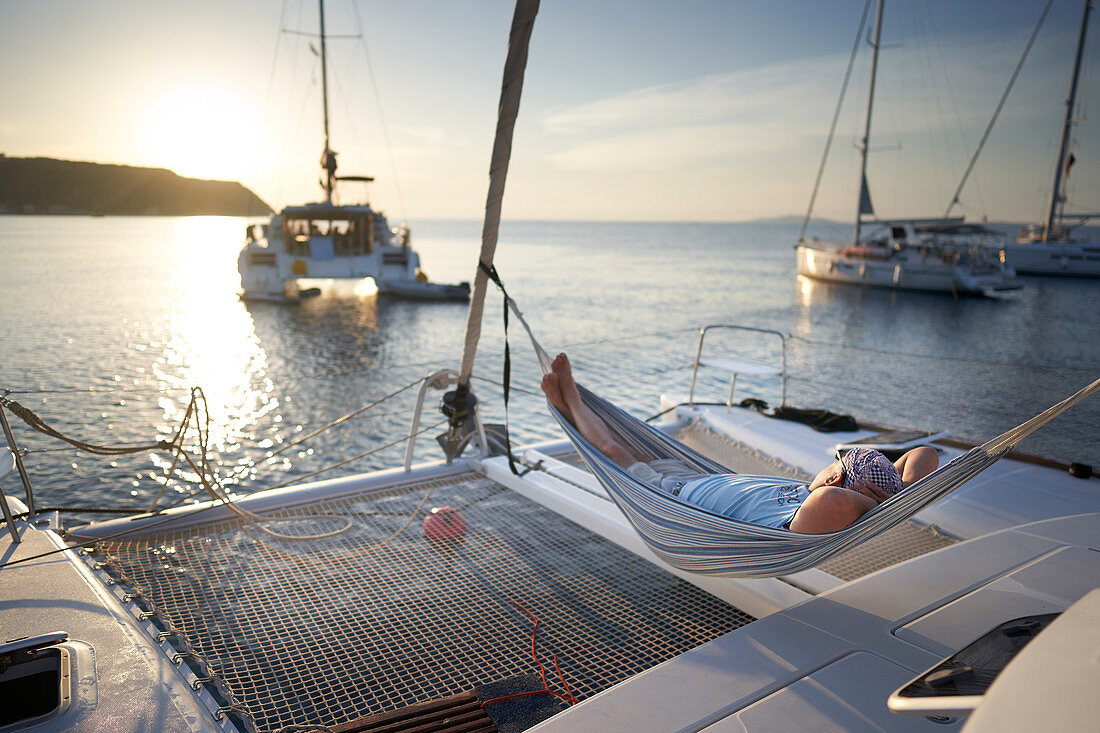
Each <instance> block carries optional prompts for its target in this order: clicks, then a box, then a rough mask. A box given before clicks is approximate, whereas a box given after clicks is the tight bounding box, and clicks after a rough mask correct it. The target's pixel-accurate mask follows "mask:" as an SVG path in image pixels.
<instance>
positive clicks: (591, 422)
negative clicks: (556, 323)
mask: <svg viewBox="0 0 1100 733" xmlns="http://www.w3.org/2000/svg"><path fill="white" fill-rule="evenodd" d="M550 368H551V369H552V370H553V371H552V372H551V373H550V374H548V375H546V377H543V380H542V389H543V391H544V392H546V396H547V398H548V399H550V404H552V405H554V406H555V407H557V405H556V404H555V403H554V400H555V399H556V398H557V395H554V396H552V392H553V391H554V390H553V386H554V384H555V383H556V386H557V388H558V394H559V395H560V398H561V400H562V401H563V402H564V403H565V406H566V407H567V409H568V412H562V414H563V415H565V416H566V418H567V419H568V420H569V422H571V423H572V424H573V426H574V427H575V428H577V430H579V431H580V433H581V435H583V436H584V437H585V438H586V439H587V440H588V441H589V442H590V443H592V445H594V446H596V447H597V448H599V449H600V451H601V452H602V453H603V454H604V455H606V456H607V457H608V458H610V459H611V460H613V461H615V463H618V464H619V465H620V466H622V467H623V468H629V467H630V466H632V465H634V464H635V463H637V462H638V461H639V460H640V458H639V457H638V456H636V455H635V454H634V453H633V452H632V451H631V450H630V449H629V448H627V447H626V446H625V445H623V444H622V443H620V442H619V441H618V439H617V438H616V437H615V435H614V433H612V432H611V429H610V428H608V427H607V423H605V422H604V421H603V420H602V419H600V416H599V415H597V414H596V413H594V412H592V410H591V409H589V407H588V405H586V404H584V402H583V401H582V400H581V394H580V392H579V391H577V383H576V382H575V381H574V380H573V368H572V367H571V366H570V364H569V358H568V357H567V356H566V355H565V354H558V355H557V357H556V358H555V359H554V362H553V364H552V365H551V367H550ZM548 377H553V379H549V380H548V379H547V378H548ZM559 410H560V408H559Z"/></svg>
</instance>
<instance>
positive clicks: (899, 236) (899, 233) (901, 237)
mask: <svg viewBox="0 0 1100 733" xmlns="http://www.w3.org/2000/svg"><path fill="white" fill-rule="evenodd" d="M890 236H892V237H893V238H894V239H895V240H897V241H899V242H904V241H905V239H906V234H905V227H897V226H892V227H890Z"/></svg>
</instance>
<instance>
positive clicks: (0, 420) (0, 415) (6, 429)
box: [0, 404, 35, 516]
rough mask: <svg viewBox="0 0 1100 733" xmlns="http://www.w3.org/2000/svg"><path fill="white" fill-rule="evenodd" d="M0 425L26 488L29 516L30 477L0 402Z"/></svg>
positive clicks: (32, 505)
mask: <svg viewBox="0 0 1100 733" xmlns="http://www.w3.org/2000/svg"><path fill="white" fill-rule="evenodd" d="M0 426H2V427H3V435H4V438H7V439H8V445H9V446H10V447H11V452H12V456H13V457H14V459H15V468H17V469H18V470H19V478H20V479H22V481H23V488H24V489H25V490H26V508H27V511H29V512H30V515H29V516H34V514H35V511H34V491H33V490H32V489H31V477H29V475H27V474H26V468H24V466H23V458H22V457H21V456H20V453H19V446H17V445H15V435H14V434H13V433H12V431H11V425H9V424H8V414H7V413H4V411H3V405H2V404H0ZM4 507H7V504H4Z"/></svg>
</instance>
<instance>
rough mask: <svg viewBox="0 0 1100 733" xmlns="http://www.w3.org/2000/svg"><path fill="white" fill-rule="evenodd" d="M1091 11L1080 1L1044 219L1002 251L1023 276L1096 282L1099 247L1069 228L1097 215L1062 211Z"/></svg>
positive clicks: (1087, 3) (1087, 2)
mask: <svg viewBox="0 0 1100 733" xmlns="http://www.w3.org/2000/svg"><path fill="white" fill-rule="evenodd" d="M1092 6H1093V0H1085V7H1084V11H1083V12H1082V14H1081V26H1080V30H1079V32H1078V35H1077V50H1076V52H1075V53H1074V57H1073V73H1072V74H1071V76H1070V84H1069V94H1068V96H1067V97H1066V115H1065V118H1064V120H1063V122H1062V138H1061V142H1060V144H1059V146H1058V159H1057V161H1056V162H1055V166H1054V182H1053V185H1052V187H1051V194H1050V204H1049V205H1048V207H1047V215H1046V218H1045V219H1044V220H1043V222H1042V223H1040V224H1032V225H1030V226H1027V227H1024V228H1023V229H1022V230H1021V231H1020V236H1019V238H1018V240H1017V241H1016V242H1009V243H1007V244H1005V247H1004V253H1005V260H1006V262H1007V263H1008V264H1009V265H1010V266H1011V267H1013V268H1014V269H1015V270H1016V271H1017V272H1020V273H1023V274H1026V275H1065V276H1078V277H1100V243H1098V242H1096V241H1093V240H1089V239H1082V238H1079V237H1075V236H1074V235H1073V234H1072V232H1073V229H1075V228H1076V227H1079V226H1081V225H1083V224H1084V223H1085V222H1087V221H1089V220H1090V219H1093V218H1096V217H1098V216H1100V214H1095V213H1093V214H1087V213H1086V214H1078V213H1067V212H1066V179H1068V178H1069V176H1070V171H1071V169H1072V168H1073V165H1074V163H1075V162H1076V157H1075V156H1074V154H1073V152H1072V150H1071V141H1072V138H1073V127H1074V125H1075V124H1076V120H1075V118H1074V107H1075V105H1076V103H1077V88H1078V84H1079V82H1080V78H1081V63H1082V60H1083V57H1084V50H1085V40H1086V38H1087V36H1088V25H1089V15H1090V14H1091V13H1092Z"/></svg>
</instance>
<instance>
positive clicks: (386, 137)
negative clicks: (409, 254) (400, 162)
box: [351, 2, 407, 224]
mask: <svg viewBox="0 0 1100 733" xmlns="http://www.w3.org/2000/svg"><path fill="white" fill-rule="evenodd" d="M351 6H352V7H353V8H354V9H355V21H356V23H357V24H358V27H359V35H360V37H361V39H362V44H361V45H362V47H363V58H364V59H366V62H367V76H368V77H369V78H370V84H371V89H372V90H373V92H374V106H375V109H377V110H378V121H379V123H380V125H381V127H382V141H383V143H384V144H385V146H386V152H387V154H388V155H389V159H390V176H391V177H392V178H393V187H394V189H395V190H396V191H397V205H398V207H399V208H400V210H401V223H402V224H404V223H405V222H406V221H407V219H406V218H405V197H404V195H403V194H402V193H401V184H400V183H399V179H398V177H397V164H396V162H395V160H394V155H393V146H392V145H391V144H390V133H389V128H388V127H387V125H386V118H385V115H383V113H382V95H381V94H379V92H378V81H377V79H376V78H375V76H374V65H373V64H372V63H371V58H370V49H368V48H367V37H366V34H365V32H364V31H363V16H362V14H361V13H360V12H359V4H358V3H354V2H353V3H352V4H351Z"/></svg>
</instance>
